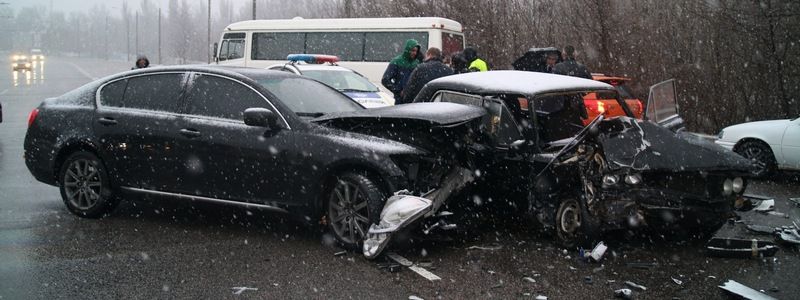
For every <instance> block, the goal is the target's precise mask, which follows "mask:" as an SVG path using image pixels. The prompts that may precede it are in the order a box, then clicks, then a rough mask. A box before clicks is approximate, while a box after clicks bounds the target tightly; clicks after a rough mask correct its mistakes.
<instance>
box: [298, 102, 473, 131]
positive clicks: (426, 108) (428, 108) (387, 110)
mask: <svg viewBox="0 0 800 300" xmlns="http://www.w3.org/2000/svg"><path fill="white" fill-rule="evenodd" d="M485 114H486V110H485V109H483V108H480V107H475V106H469V105H463V104H455V103H448V102H426V103H410V104H402V105H394V106H387V107H381V108H373V109H364V110H357V111H351V112H342V113H334V114H328V115H325V116H322V117H320V118H317V119H314V121H315V122H324V121H330V120H344V119H406V120H418V121H427V122H431V123H433V124H436V125H448V124H458V123H462V122H466V121H469V120H473V119H476V118H480V117H483V116H484V115H485Z"/></svg>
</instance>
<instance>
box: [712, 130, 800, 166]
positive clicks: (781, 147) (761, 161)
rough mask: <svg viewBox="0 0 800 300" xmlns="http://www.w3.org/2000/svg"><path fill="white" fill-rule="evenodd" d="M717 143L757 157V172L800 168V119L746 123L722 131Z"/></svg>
mask: <svg viewBox="0 0 800 300" xmlns="http://www.w3.org/2000/svg"><path fill="white" fill-rule="evenodd" d="M716 143H717V144H719V145H720V146H722V147H725V148H728V149H731V150H733V151H734V152H736V153H739V154H740V155H742V156H744V157H745V158H749V159H751V160H753V161H754V162H755V163H756V165H757V166H758V169H757V171H755V172H754V174H753V175H755V176H757V177H763V176H766V175H769V174H770V173H772V172H774V171H775V170H777V169H780V170H800V118H794V119H791V120H789V119H784V120H771V121H759V122H749V123H742V124H738V125H733V126H728V127H725V128H724V129H722V131H720V132H719V135H718V139H717V140H716Z"/></svg>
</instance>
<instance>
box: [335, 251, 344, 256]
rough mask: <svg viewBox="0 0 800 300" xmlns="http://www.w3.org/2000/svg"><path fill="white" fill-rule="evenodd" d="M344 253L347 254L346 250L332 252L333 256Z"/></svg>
mask: <svg viewBox="0 0 800 300" xmlns="http://www.w3.org/2000/svg"><path fill="white" fill-rule="evenodd" d="M345 254H347V251H339V252H336V253H334V254H333V256H342V255H345Z"/></svg>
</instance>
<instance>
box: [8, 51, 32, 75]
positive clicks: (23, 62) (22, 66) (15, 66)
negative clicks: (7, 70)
mask: <svg viewBox="0 0 800 300" xmlns="http://www.w3.org/2000/svg"><path fill="white" fill-rule="evenodd" d="M32 65H33V63H32V62H31V59H30V57H29V56H27V55H24V54H14V55H12V56H11V69H12V70H14V71H20V70H24V71H30V70H31V67H32Z"/></svg>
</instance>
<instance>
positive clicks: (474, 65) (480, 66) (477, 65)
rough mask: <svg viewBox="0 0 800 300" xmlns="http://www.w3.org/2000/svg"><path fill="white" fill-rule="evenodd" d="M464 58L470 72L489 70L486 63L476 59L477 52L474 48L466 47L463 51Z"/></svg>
mask: <svg viewBox="0 0 800 300" xmlns="http://www.w3.org/2000/svg"><path fill="white" fill-rule="evenodd" d="M464 58H466V59H467V62H469V67H468V69H469V71H470V72H486V71H488V70H489V67H488V66H487V65H486V62H485V61H483V60H482V59H480V58H479V57H478V50H475V48H472V47H467V48H466V49H464Z"/></svg>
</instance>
